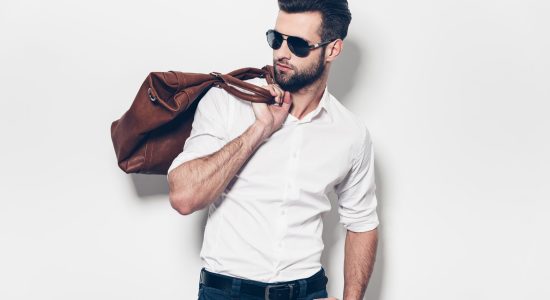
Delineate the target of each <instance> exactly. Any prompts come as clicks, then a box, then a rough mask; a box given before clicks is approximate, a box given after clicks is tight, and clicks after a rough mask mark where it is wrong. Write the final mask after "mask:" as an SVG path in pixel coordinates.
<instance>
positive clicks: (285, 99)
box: [281, 92, 292, 110]
mask: <svg viewBox="0 0 550 300" xmlns="http://www.w3.org/2000/svg"><path fill="white" fill-rule="evenodd" d="M281 104H282V107H283V108H285V109H286V110H288V108H289V107H290V105H291V104H292V96H291V95H290V92H284V97H283V102H282V103H281Z"/></svg>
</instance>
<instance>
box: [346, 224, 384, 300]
mask: <svg viewBox="0 0 550 300" xmlns="http://www.w3.org/2000/svg"><path fill="white" fill-rule="evenodd" d="M377 245H378V230H377V229H373V230H370V231H366V232H353V231H349V230H348V232H347V234H346V242H345V257H344V300H359V299H363V296H364V294H365V291H366V289H367V285H368V282H369V279H370V276H371V274H372V270H373V267H374V262H375V260H376V248H377Z"/></svg>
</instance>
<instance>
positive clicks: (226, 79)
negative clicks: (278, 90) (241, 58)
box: [210, 72, 275, 104]
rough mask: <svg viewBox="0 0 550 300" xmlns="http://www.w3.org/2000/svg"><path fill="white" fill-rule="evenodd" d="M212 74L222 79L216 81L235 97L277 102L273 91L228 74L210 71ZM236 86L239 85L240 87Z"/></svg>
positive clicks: (271, 102) (260, 101)
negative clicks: (272, 93)
mask: <svg viewBox="0 0 550 300" xmlns="http://www.w3.org/2000/svg"><path fill="white" fill-rule="evenodd" d="M210 75H212V76H214V77H216V78H217V79H219V80H221V82H218V83H216V85H217V86H218V87H221V88H223V89H224V90H226V91H227V92H228V93H230V94H232V95H233V96H235V97H238V98H240V99H243V100H246V101H250V102H256V103H267V104H273V103H275V98H274V97H273V96H271V93H270V92H269V91H268V90H266V89H264V88H262V87H259V86H257V85H255V84H251V83H248V82H244V81H242V80H240V79H237V78H235V77H233V76H231V75H228V74H221V73H218V72H212V73H210ZM235 87H237V88H238V89H237V88H235ZM243 90H244V91H243ZM245 91H246V92H245Z"/></svg>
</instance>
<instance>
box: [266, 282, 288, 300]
mask: <svg viewBox="0 0 550 300" xmlns="http://www.w3.org/2000/svg"><path fill="white" fill-rule="evenodd" d="M278 287H289V288H290V291H289V293H288V299H289V300H292V292H293V290H294V285H293V284H288V283H287V284H274V285H267V286H266V287H265V300H270V299H269V291H270V290H269V289H270V288H278Z"/></svg>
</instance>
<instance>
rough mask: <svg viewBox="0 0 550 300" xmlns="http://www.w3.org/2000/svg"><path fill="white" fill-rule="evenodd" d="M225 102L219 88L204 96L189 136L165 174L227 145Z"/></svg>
mask: <svg viewBox="0 0 550 300" xmlns="http://www.w3.org/2000/svg"><path fill="white" fill-rule="evenodd" d="M227 100H228V99H227V97H226V94H224V92H223V91H222V90H221V89H219V88H211V89H210V90H208V92H206V93H205V94H204V96H203V97H202V98H201V100H200V102H199V104H198V105H197V110H196V111H195V116H194V119H193V124H192V128H191V134H190V135H189V138H187V140H186V141H185V144H184V146H183V151H182V152H181V153H180V154H179V155H178V156H177V157H176V158H175V159H174V160H173V161H172V164H171V165H170V167H169V168H168V172H167V174H168V173H170V171H172V170H173V169H175V168H176V167H178V166H179V165H181V164H183V163H184V162H186V161H190V160H193V159H196V158H199V157H203V156H206V155H209V154H212V153H214V152H216V151H218V150H219V149H221V148H222V147H223V146H224V145H225V144H226V143H227V127H226V126H227V122H226V121H227V120H226V119H227V117H226V116H227ZM167 176H168V175H167Z"/></svg>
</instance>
